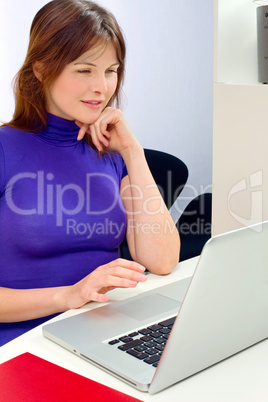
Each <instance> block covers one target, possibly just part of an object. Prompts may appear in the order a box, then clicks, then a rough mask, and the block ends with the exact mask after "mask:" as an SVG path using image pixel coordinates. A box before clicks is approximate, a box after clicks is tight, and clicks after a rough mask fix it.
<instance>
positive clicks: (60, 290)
mask: <svg viewBox="0 0 268 402" xmlns="http://www.w3.org/2000/svg"><path fill="white" fill-rule="evenodd" d="M124 66H125V43H124V38H123V35H122V33H121V31H120V28H119V26H118V24H117V22H116V20H115V18H114V17H113V16H112V15H111V14H110V13H109V12H107V11H106V10H104V9H103V8H101V7H99V6H98V5H96V4H94V3H92V2H90V1H86V0H54V1H51V2H50V3H48V4H46V5H45V6H44V7H43V8H42V9H41V10H40V11H39V12H38V13H37V15H36V16H35V18H34V20H33V23H32V27H31V33H30V42H29V48H28V53H27V56H26V60H25V62H24V65H23V66H22V68H21V70H20V71H19V73H18V75H17V77H16V85H15V99H16V108H15V112H14V116H13V119H12V121H10V122H9V123H7V124H5V125H4V126H3V127H2V128H1V129H0V227H1V233H0V255H1V262H0V344H4V343H5V342H8V341H9V340H11V339H13V338H14V337H16V336H18V335H20V334H22V333H24V332H25V331H27V330H29V329H31V328H33V327H34V326H36V325H38V324H40V323H42V322H44V321H45V320H47V319H48V318H50V317H51V316H53V315H55V314H58V313H60V312H63V311H66V310H68V309H70V308H79V307H81V306H83V305H84V304H86V303H88V302H89V301H98V302H104V301H107V300H108V295H107V294H106V293H107V291H109V290H111V289H113V288H129V287H130V288H131V287H135V286H136V285H137V284H138V283H139V282H144V281H145V280H146V276H145V275H144V274H143V272H144V270H145V268H147V269H148V270H150V271H151V272H152V273H155V274H168V273H169V272H171V270H172V269H173V268H174V267H175V266H176V264H177V262H178V259H179V249H180V241H179V236H178V233H177V231H176V229H175V227H174V224H173V222H172V219H171V217H170V215H169V212H168V211H167V209H166V207H165V205H164V203H163V200H162V198H161V196H160V194H159V191H158V189H157V186H156V185H155V183H154V180H153V178H152V176H151V173H150V171H149V168H148V166H147V163H146V160H145V157H144V152H143V149H142V147H141V146H140V144H139V143H138V141H137V140H136V138H135V136H134V135H133V133H132V131H131V129H130V127H129V126H128V124H127V122H126V119H125V117H124V115H123V114H122V112H121V111H120V110H119V109H117V108H115V107H113V104H114V103H115V102H117V103H116V105H118V100H119V94H120V89H121V86H122V82H123V77H124ZM79 128H80V129H79ZM125 233H126V236H127V241H128V245H129V249H130V253H131V255H132V257H133V260H134V261H128V260H124V259H120V258H119V245H120V243H121V242H122V240H123V238H124V236H125Z"/></svg>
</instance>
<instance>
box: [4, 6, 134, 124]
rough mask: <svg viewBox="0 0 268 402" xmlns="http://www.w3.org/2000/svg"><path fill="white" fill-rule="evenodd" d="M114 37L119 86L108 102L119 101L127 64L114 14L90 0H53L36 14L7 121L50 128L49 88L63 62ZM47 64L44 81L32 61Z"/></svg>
mask: <svg viewBox="0 0 268 402" xmlns="http://www.w3.org/2000/svg"><path fill="white" fill-rule="evenodd" d="M109 42H112V44H113V45H114V46H115V49H116V52H117V57H118V60H119V62H120V67H119V70H118V83H117V88H116V91H115V93H114V95H113V96H112V98H111V99H110V101H109V104H108V106H111V105H112V104H113V103H114V101H115V102H116V106H118V105H119V95H120V89H121V87H122V83H123V78H124V67H125V53H126V49H125V41H124V37H123V34H122V31H121V29H120V27H119V25H118V23H117V21H116V19H115V18H114V16H113V15H112V14H111V13H110V12H108V11H107V10H105V9H104V8H102V7H100V6H98V5H97V4H95V3H93V2H91V1H87V0H53V1H51V2H49V3H47V4H46V5H45V6H44V7H42V8H41V9H40V10H39V11H38V13H37V14H36V16H35V17H34V19H33V22H32V26H31V30H30V41H29V46H28V52H27V55H26V59H25V62H24V64H23V66H22V68H21V69H20V71H19V72H18V74H17V75H16V77H15V82H14V84H15V85H14V92H15V111H14V115H13V119H12V120H11V121H10V122H9V123H7V124H5V125H8V126H11V127H14V128H17V129H20V130H25V131H31V132H37V131H40V130H43V129H44V128H46V125H47V113H46V98H45V88H47V87H48V86H49V85H51V84H52V83H53V81H54V80H55V79H56V78H57V77H58V76H59V75H60V73H61V72H62V70H63V69H64V67H65V66H66V65H67V64H69V63H71V62H72V61H74V60H76V59H77V58H78V57H80V56H81V55H82V54H83V53H85V52H86V51H88V50H89V49H91V48H93V47H94V46H97V45H99V44H104V45H105V44H108V43H109ZM35 62H40V65H42V66H43V70H42V82H40V81H39V80H38V79H37V78H36V76H35V74H34V71H33V63H35Z"/></svg>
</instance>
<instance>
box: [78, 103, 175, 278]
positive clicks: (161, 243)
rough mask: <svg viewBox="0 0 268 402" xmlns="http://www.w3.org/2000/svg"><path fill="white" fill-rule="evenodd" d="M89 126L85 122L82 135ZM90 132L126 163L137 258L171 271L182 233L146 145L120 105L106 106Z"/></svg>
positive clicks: (124, 190)
mask: <svg viewBox="0 0 268 402" xmlns="http://www.w3.org/2000/svg"><path fill="white" fill-rule="evenodd" d="M79 125H80V127H81V126H82V125H81V124H79ZM86 128H88V127H87V126H85V125H83V126H82V128H81V131H80V134H81V135H80V137H79V138H81V136H82V135H83V134H84V133H85V132H86ZM89 132H90V134H91V137H92V141H93V143H94V145H95V146H96V147H97V149H98V150H102V147H103V145H104V146H106V147H108V149H111V150H114V151H117V152H119V153H120V154H121V156H122V158H123V159H124V161H125V163H126V167H127V170H128V177H126V178H124V179H123V180H122V184H121V196H122V200H123V203H124V206H125V209H126V212H127V219H128V227H127V240H128V246H129V250H130V253H131V255H132V257H133V259H134V260H135V261H138V262H139V263H141V264H143V265H144V266H145V267H146V268H147V269H149V270H150V271H151V272H153V273H156V274H167V273H169V272H170V271H171V270H172V269H173V268H174V267H175V266H176V265H177V263H178V261H179V253H180V239H179V234H178V231H177V229H176V226H175V225H174V222H173V220H172V218H171V216H170V214H169V212H168V210H167V208H166V205H165V203H164V201H163V199H162V197H161V195H160V192H159V190H158V188H157V186H156V184H155V181H154V179H153V177H152V174H151V172H150V169H149V167H148V165H147V162H146V159H145V155H144V151H143V148H142V147H141V145H140V144H139V142H138V141H137V139H136V137H135V136H134V135H133V133H132V131H131V129H130V127H129V125H128V123H127V121H126V119H125V117H124V115H123V114H122V112H121V111H120V110H119V109H115V108H110V107H108V108H106V109H105V110H104V111H103V112H102V114H101V115H100V117H99V119H98V120H97V121H96V122H95V123H94V124H92V125H90V126H89Z"/></svg>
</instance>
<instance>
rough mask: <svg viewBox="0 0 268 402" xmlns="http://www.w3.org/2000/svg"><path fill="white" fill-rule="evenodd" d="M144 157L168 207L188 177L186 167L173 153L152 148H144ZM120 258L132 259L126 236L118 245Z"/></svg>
mask: <svg viewBox="0 0 268 402" xmlns="http://www.w3.org/2000/svg"><path fill="white" fill-rule="evenodd" d="M144 153H145V157H146V160H147V163H148V166H149V168H150V170H151V173H152V175H153V177H154V180H155V182H156V184H157V186H158V188H159V191H160V193H161V195H162V197H163V199H164V201H165V204H166V206H167V208H168V209H169V208H170V207H171V206H172V205H173V203H174V202H175V201H176V199H177V198H178V196H179V194H180V193H181V191H182V189H183V187H184V186H185V183H186V182H187V179H188V168H187V166H186V165H185V163H184V162H183V161H182V160H180V159H179V158H177V157H176V156H174V155H171V154H168V153H166V152H162V151H157V150H153V149H144ZM120 255H121V257H122V258H126V259H127V260H132V258H131V255H130V253H129V249H128V245H127V241H126V238H125V239H124V240H123V242H122V244H121V246H120Z"/></svg>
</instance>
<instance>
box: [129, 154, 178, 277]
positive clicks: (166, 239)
mask: <svg viewBox="0 0 268 402" xmlns="http://www.w3.org/2000/svg"><path fill="white" fill-rule="evenodd" d="M126 160H127V158H126ZM126 165H127V169H128V176H126V177H125V178H124V179H123V180H122V183H121V197H122V200H123V203H124V206H125V209H126V212H127V222H128V224H127V242H128V246H129V251H130V254H131V256H132V258H133V259H134V260H135V261H137V262H139V263H140V264H143V265H144V266H145V267H146V268H147V269H148V270H149V271H150V272H152V273H155V274H168V273H170V272H171V271H172V269H173V268H174V267H175V266H176V265H177V264H178V262H179V253H180V238H179V234H178V231H177V228H176V226H175V224H174V222H173V220H172V218H171V216H170V213H169V211H168V209H167V207H166V205H165V203H164V201H163V198H162V196H161V194H160V192H159V190H158V187H157V185H156V184H155V182H154V179H153V177H152V174H151V172H150V170H149V168H148V165H147V162H146V159H145V156H144V152H143V150H142V151H140V150H137V153H133V154H131V155H129V157H128V160H127V163H126Z"/></svg>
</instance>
